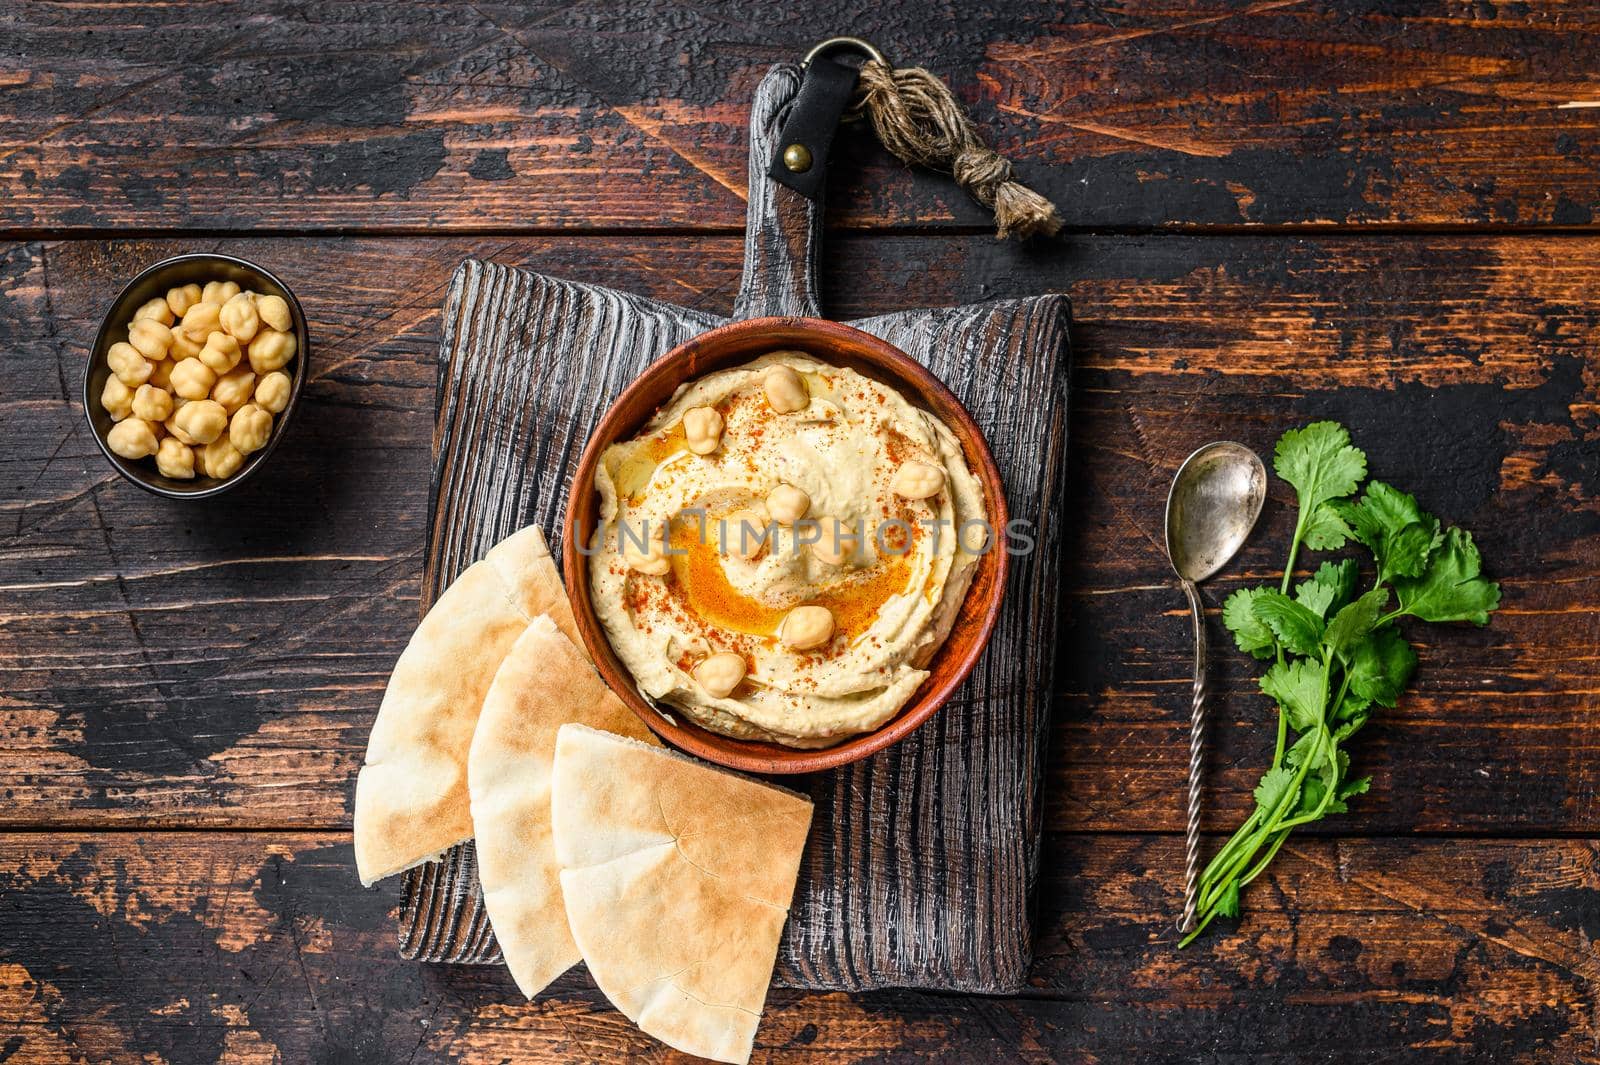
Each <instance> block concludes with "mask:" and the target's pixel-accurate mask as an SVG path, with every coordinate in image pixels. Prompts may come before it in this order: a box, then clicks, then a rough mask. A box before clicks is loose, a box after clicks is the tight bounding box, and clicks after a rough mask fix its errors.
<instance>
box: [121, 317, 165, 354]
mask: <svg viewBox="0 0 1600 1065" xmlns="http://www.w3.org/2000/svg"><path fill="white" fill-rule="evenodd" d="M128 343H129V344H132V345H133V347H134V350H135V351H137V352H138V353H139V354H140V355H143V356H144V357H145V358H147V359H149V360H150V361H152V362H159V361H160V360H162V359H164V358H166V357H167V350H168V349H169V348H171V347H172V330H170V329H168V328H167V327H166V326H164V325H162V324H161V323H160V322H158V321H156V320H155V319H154V318H135V319H134V320H133V321H132V322H130V323H128Z"/></svg>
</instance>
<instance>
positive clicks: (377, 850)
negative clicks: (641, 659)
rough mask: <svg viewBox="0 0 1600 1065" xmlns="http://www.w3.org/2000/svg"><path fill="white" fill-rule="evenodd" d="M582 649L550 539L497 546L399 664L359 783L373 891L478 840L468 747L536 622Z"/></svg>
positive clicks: (363, 866) (526, 532) (453, 589)
mask: <svg viewBox="0 0 1600 1065" xmlns="http://www.w3.org/2000/svg"><path fill="white" fill-rule="evenodd" d="M540 614H548V615H550V617H551V618H552V619H553V620H554V621H555V623H556V625H557V626H558V627H560V629H561V630H562V631H563V632H565V633H567V634H568V635H569V636H570V637H571V638H572V639H574V640H576V639H578V634H577V625H576V624H575V623H574V622H573V620H572V607H571V606H569V605H568V603H567V593H566V591H565V590H564V589H563V588H562V587H561V578H560V577H559V576H558V575H557V574H556V568H555V563H554V561H553V560H552V559H551V558H550V549H549V548H548V547H546V546H545V542H544V535H543V534H542V533H540V532H539V530H538V529H536V528H534V527H532V526H529V527H528V528H526V529H523V530H522V531H521V532H518V533H514V534H512V535H511V536H509V537H507V538H506V539H504V540H502V541H500V543H498V544H496V545H495V546H494V547H493V548H492V549H491V550H490V551H489V553H488V555H486V556H485V557H484V558H483V559H482V560H480V561H479V562H477V563H474V564H473V565H471V566H469V567H467V570H466V572H464V573H462V574H461V576H459V577H457V578H456V581H455V583H454V584H452V585H450V587H449V588H446V589H445V592H444V594H443V595H441V596H440V597H439V599H438V601H437V602H435V603H434V604H433V609H431V610H429V611H428V615H427V617H425V618H423V619H422V624H420V625H418V626H417V631H416V632H415V633H414V634H413V635H412V637H411V642H410V643H409V644H407V645H406V649H405V650H404V651H403V652H402V653H401V655H400V660H399V661H398V662H396V663H395V667H394V673H393V674H391V675H390V677H389V687H388V688H387V690H385V691H384V693H383V703H382V705H381V706H380V707H379V708H378V719H377V720H376V721H375V722H373V725H372V735H371V737H370V738H369V739H368V740H367V760H366V765H365V766H363V767H362V769H361V774H360V776H358V777H357V778H356V813H355V845H356V872H357V873H358V874H359V875H360V877H361V883H362V884H364V885H368V886H370V885H371V884H373V883H374V882H376V881H378V880H381V879H383V878H384V877H386V876H390V875H392V874H394V873H398V872H400V871H401V870H403V869H409V868H411V867H412V866H413V865H418V864H420V863H422V862H425V861H428V860H430V859H433V858H437V857H438V856H439V855H440V854H442V853H443V852H444V850H445V849H446V848H448V847H450V846H451V845H452V844H456V843H460V842H461V841H462V840H464V839H467V838H469V837H470V836H471V835H472V817H471V814H470V812H469V809H468V800H467V748H468V746H469V745H470V744H471V743H472V730H473V728H474V726H476V725H477V723H478V711H479V709H480V708H482V706H483V696H484V693H486V692H487V691H488V690H489V684H490V682H491V681H492V680H493V679H494V674H495V670H497V669H499V668H500V662H501V660H502V659H503V658H505V656H506V651H507V650H508V649H509V648H510V647H511V645H512V643H513V642H515V641H516V639H517V637H518V636H521V635H522V633H523V630H525V629H526V628H527V627H528V623H529V622H530V621H532V620H533V619H534V618H536V617H538V616H539V615H540Z"/></svg>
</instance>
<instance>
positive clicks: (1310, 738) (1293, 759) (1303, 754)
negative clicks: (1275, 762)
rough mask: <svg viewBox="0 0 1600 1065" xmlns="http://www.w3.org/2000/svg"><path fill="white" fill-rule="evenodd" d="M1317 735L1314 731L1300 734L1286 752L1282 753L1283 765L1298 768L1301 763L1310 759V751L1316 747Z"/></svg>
mask: <svg viewBox="0 0 1600 1065" xmlns="http://www.w3.org/2000/svg"><path fill="white" fill-rule="evenodd" d="M1318 735H1319V733H1318V732H1317V730H1316V729H1310V730H1308V731H1306V732H1302V733H1301V734H1300V738H1299V739H1297V740H1295V741H1294V743H1292V744H1290V745H1289V749H1288V750H1287V751H1284V752H1283V764H1284V765H1292V766H1295V767H1296V768H1298V767H1299V765H1300V764H1301V762H1303V761H1304V760H1305V759H1307V758H1310V757H1311V752H1312V750H1313V749H1314V748H1315V747H1316V746H1317V737H1318Z"/></svg>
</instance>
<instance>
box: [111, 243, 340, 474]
mask: <svg viewBox="0 0 1600 1065" xmlns="http://www.w3.org/2000/svg"><path fill="white" fill-rule="evenodd" d="M191 281H192V282H194V283H195V284H199V285H204V284H205V283H206V282H207V281H232V282H234V283H236V284H237V285H238V286H239V287H240V288H245V289H253V290H255V291H256V292H262V293H265V294H266V295H269V296H281V297H283V301H284V302H285V303H287V304H288V305H289V316H290V317H291V318H292V319H294V340H295V351H294V358H292V359H290V360H289V362H288V363H287V364H286V365H285V366H284V368H283V369H284V372H285V373H287V374H289V375H290V376H291V377H292V378H293V379H294V380H293V384H291V385H290V387H289V405H288V406H287V407H285V408H284V409H283V411H282V413H280V414H277V415H274V416H273V419H272V435H271V436H269V437H268V438H267V443H266V445H265V446H264V447H262V448H260V449H259V450H257V451H254V452H251V453H250V454H249V455H246V456H245V459H244V465H242V466H240V467H239V472H237V473H235V474H234V475H233V476H232V477H224V478H221V479H220V480H219V479H218V478H215V477H207V476H205V475H204V474H201V473H197V474H196V475H195V477H194V479H193V480H190V481H180V480H176V479H174V478H172V477H167V476H164V475H163V474H162V473H161V472H160V471H159V470H157V469H156V466H155V463H154V462H151V461H150V460H148V459H139V460H137V461H134V460H131V459H125V458H123V457H122V456H121V455H118V454H117V453H116V452H114V451H112V450H111V446H110V445H109V444H107V443H106V434H108V433H109V432H111V427H112V426H113V425H115V424H116V423H115V422H113V421H112V420H111V415H109V414H107V413H106V409H105V407H104V406H102V405H101V403H100V392H101V390H102V389H103V388H105V384H106V378H108V377H110V376H111V368H110V367H109V366H107V365H106V352H107V351H109V350H110V349H111V345H112V344H115V343H116V342H117V341H119V340H126V339H128V321H129V320H130V319H131V318H132V317H133V312H134V311H136V310H138V309H139V307H140V306H141V305H143V304H144V303H146V302H148V301H149V300H152V299H154V298H155V297H157V296H165V295H166V293H167V289H169V288H176V287H177V286H179V285H187V284H189V283H190V282H191ZM310 361H311V334H310V332H309V331H308V330H307V328H306V315H305V311H304V310H302V309H301V307H300V301H299V300H297V299H295V297H294V293H293V292H291V291H289V286H288V285H285V284H284V283H283V282H282V281H279V280H278V279H277V278H276V277H274V276H273V275H272V273H271V272H270V271H268V270H267V269H266V268H265V267H261V266H257V265H256V264H255V263H253V262H250V261H249V260H246V259H240V258H236V257H235V256H232V255H220V254H217V253H214V252H193V253H191V254H188V255H178V256H175V257H173V258H171V259H163V260H162V261H161V262H159V263H156V264H155V265H154V266H150V267H147V268H146V269H144V270H142V271H140V272H139V275H138V276H137V277H135V278H134V279H133V280H132V281H129V282H128V284H127V285H126V286H125V287H124V288H123V290H122V291H121V292H120V293H119V294H118V295H117V298H116V299H114V300H112V301H111V306H110V307H109V308H108V309H107V310H106V314H105V317H104V318H103V319H101V321H100V332H99V333H98V334H97V335H96V336H95V338H94V347H93V348H91V349H90V351H89V362H88V364H87V365H86V366H85V367H84V368H83V415H84V417H85V418H86V419H88V422H89V431H90V433H92V434H93V435H94V442H95V443H96V444H99V445H100V451H101V453H102V454H104V455H105V457H106V459H107V461H109V462H110V463H111V465H113V466H115V467H116V469H117V472H118V473H120V474H122V476H124V477H126V478H127V479H128V480H130V481H132V482H133V483H134V484H136V485H138V486H139V487H140V488H143V489H144V490H145V491H147V492H153V493H155V494H156V495H158V496H164V497H166V498H167V499H210V498H211V497H212V496H217V495H221V494H222V493H223V492H227V491H230V490H232V489H234V488H237V487H238V486H239V485H241V484H243V483H244V482H245V481H246V480H248V479H249V478H250V476H251V475H252V474H254V473H255V472H256V470H258V469H260V468H261V467H262V466H264V465H266V462H267V459H268V458H270V457H271V456H272V453H273V452H274V451H276V450H277V449H278V442H279V441H280V440H282V439H283V435H284V433H285V432H287V431H288V428H289V421H290V419H292V418H293V417H294V412H295V408H296V407H298V406H299V404H300V388H301V386H302V385H304V384H305V380H306V368H307V366H309V365H310Z"/></svg>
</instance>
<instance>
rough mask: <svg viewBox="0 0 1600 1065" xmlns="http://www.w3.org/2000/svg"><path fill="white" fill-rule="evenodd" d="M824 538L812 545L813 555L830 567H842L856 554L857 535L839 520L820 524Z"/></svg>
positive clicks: (830, 520)
mask: <svg viewBox="0 0 1600 1065" xmlns="http://www.w3.org/2000/svg"><path fill="white" fill-rule="evenodd" d="M820 524H821V526H822V538H821V539H819V540H817V541H816V542H815V543H813V544H812V545H811V553H812V554H813V555H815V556H817V558H818V559H820V560H821V561H823V562H826V563H827V564H828V565H830V566H842V565H844V563H845V560H846V559H848V558H850V557H851V556H852V555H854V554H855V553H856V537H855V533H853V532H852V531H850V530H849V529H847V528H845V527H844V526H843V525H841V524H840V523H839V521H838V520H837V519H829V520H827V521H823V522H821V523H820Z"/></svg>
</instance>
